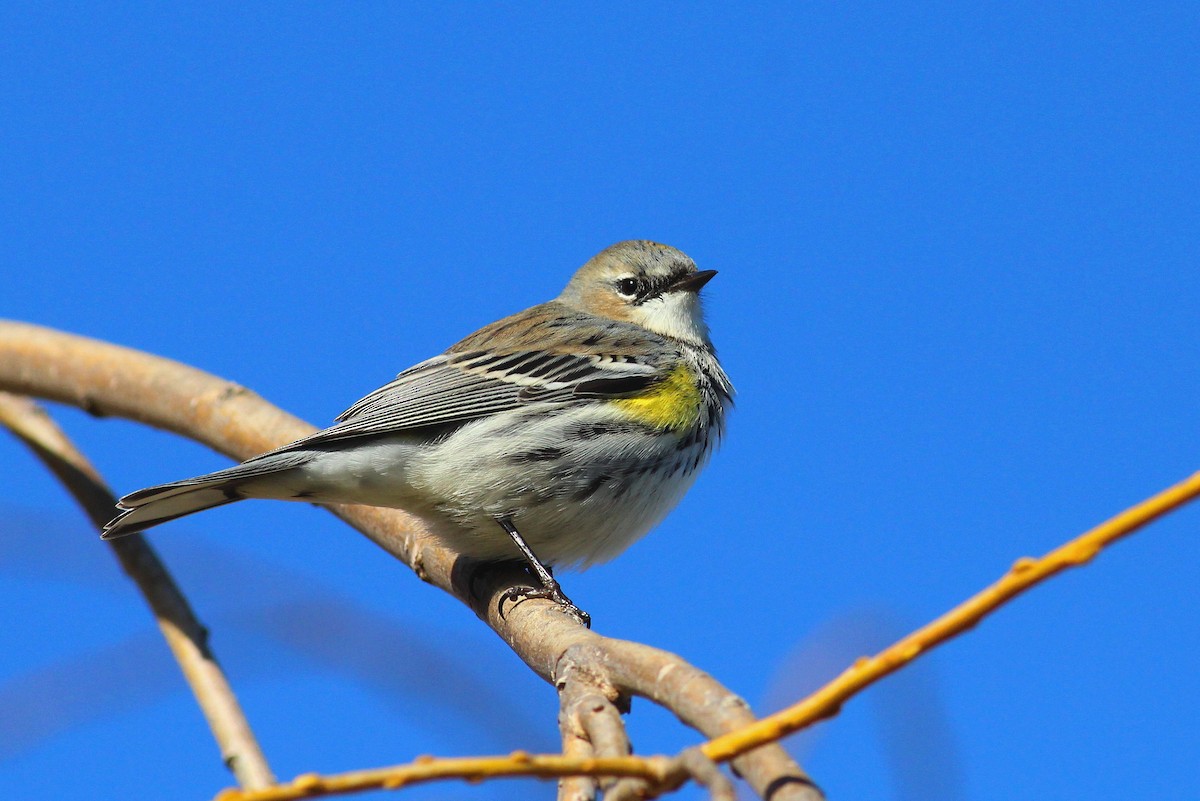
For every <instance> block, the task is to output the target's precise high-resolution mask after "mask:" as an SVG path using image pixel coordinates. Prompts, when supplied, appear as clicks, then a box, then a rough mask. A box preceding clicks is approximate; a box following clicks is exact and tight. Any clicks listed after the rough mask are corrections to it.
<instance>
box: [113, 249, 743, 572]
mask: <svg viewBox="0 0 1200 801" xmlns="http://www.w3.org/2000/svg"><path fill="white" fill-rule="evenodd" d="M712 275H713V273H712V272H711V271H710V272H703V273H702V272H699V271H698V270H697V269H696V266H695V264H694V263H693V262H692V261H691V259H689V258H688V257H687V256H685V255H684V254H682V253H680V252H679V251H678V250H675V249H674V248H670V247H667V246H665V245H659V244H655V243H652V242H645V241H633V242H623V243H620V244H618V245H614V246H613V247H611V248H609V249H607V250H605V251H603V252H601V253H600V254H599V255H597V256H596V257H594V258H593V259H592V260H591V261H589V262H588V263H587V264H585V265H584V266H583V267H582V268H580V270H579V271H578V272H577V273H576V275H575V277H574V278H573V279H572V280H571V282H570V283H569V284H568V285H567V287H566V289H564V290H563V292H562V294H561V295H560V296H559V297H558V298H556V299H555V300H552V301H550V302H548V303H543V304H541V305H538V306H534V307H532V308H529V309H526V310H525V311H523V312H520V313H518V314H515V315H513V316H511V317H507V318H505V319H503V320H499V321H497V322H495V323H492V324H491V325H488V326H486V327H484V328H482V329H480V330H479V331H477V332H475V333H474V334H471V335H470V336H468V337H467V338H466V339H464V340H462V341H461V342H459V343H458V344H456V345H454V346H453V347H451V348H450V349H449V350H447V351H446V352H445V353H443V354H441V355H439V356H436V357H434V358H432V359H429V360H427V361H424V362H421V363H420V364H417V365H415V366H413V367H410V368H409V369H407V370H405V371H404V372H402V373H400V375H399V376H397V377H396V379H395V380H393V381H391V382H390V383H388V384H386V385H384V386H382V387H380V388H379V389H377V390H375V391H374V392H372V393H371V394H369V395H367V396H366V397H365V398H363V399H362V400H360V401H358V402H357V403H355V404H354V405H353V406H351V407H350V408H349V409H348V410H347V411H346V412H344V413H343V414H342V415H341V416H340V417H338V418H337V422H336V423H335V424H334V425H332V426H330V427H329V428H327V429H325V430H323V431H319V432H317V433H315V434H313V435H311V436H309V437H305V438H304V439H301V440H299V441H297V442H294V443H291V444H290V445H286V446H284V447H282V448H279V449H278V450H275V451H272V452H270V453H266V454H263V455H261V456H257V457H254V458H252V459H250V460H248V461H246V462H244V463H242V464H240V465H237V466H236V467H231V468H229V469H227V470H221V471H218V472H216V473H211V474H209V475H205V476H200V477H198V478H192V479H187V480H184V481H178V482H174V483H172V484H164V485H162V486H158V487H151V488H149V489H145V490H140V491H138V492H135V493H132V494H130V495H127V496H125V497H124V498H122V499H121V502H120V508H121V509H122V512H121V514H120V515H119V516H118V517H117V518H116V519H115V520H114V521H112V522H111V523H110V524H109V525H108V527H107V529H106V533H105V536H106V537H116V536H120V535H122V534H127V533H132V532H134V531H140V530H143V529H145V528H148V527H150V526H154V525H157V524H159V523H161V522H165V521H166V520H171V519H174V518H177V517H180V516H183V515H186V514H190V513H192V512H195V511H200V510H201V509H206V508H210V507H213V506H219V505H222V504H225V503H230V502H233V501H237V500H242V499H244V498H273V499H281V500H304V501H309V502H312V503H347V502H349V503H365V504H371V505H376V506H394V507H399V508H403V509H406V510H408V511H410V512H413V513H416V514H418V515H420V516H421V517H423V518H425V519H426V520H428V521H429V523H430V525H431V528H432V530H433V531H434V533H435V534H437V535H438V536H439V537H441V538H443V539H444V540H445V541H446V542H447V543H448V544H449V545H450V546H451V547H453V548H455V549H456V550H458V551H460V552H461V553H464V554H466V555H470V556H473V557H476V558H479V559H489V560H491V559H516V558H520V554H519V553H518V551H517V550H516V547H515V546H514V543H513V541H512V540H510V539H509V537H508V536H506V535H505V533H504V530H503V529H502V528H501V526H500V525H498V523H497V521H498V520H501V519H504V520H508V521H511V524H512V525H513V526H515V528H516V529H517V530H519V532H520V534H521V535H522V536H523V537H524V539H525V541H526V542H527V543H528V544H529V546H530V547H531V548H532V549H533V551H534V553H536V554H537V556H538V557H539V558H540V559H541V560H542V561H544V562H546V563H548V564H552V565H583V566H586V565H589V564H593V563H595V562H599V561H603V560H606V559H609V558H611V557H613V556H615V555H616V554H618V553H619V552H620V551H622V550H624V548H625V547H627V546H628V545H629V544H630V543H631V542H633V541H634V540H635V539H637V538H638V537H640V536H641V535H642V534H644V533H645V532H646V531H648V530H649V529H650V528H652V527H653V526H654V525H655V524H657V523H658V522H659V521H660V520H661V519H662V518H663V517H664V516H665V515H666V513H667V512H668V511H670V509H671V508H672V507H673V506H674V505H675V504H676V503H677V502H678V501H679V499H680V498H681V497H682V496H683V494H684V492H685V491H686V490H687V488H688V487H689V486H690V485H691V483H692V481H693V480H694V478H695V476H696V474H697V472H698V469H699V467H700V466H701V465H702V464H703V463H704V461H705V460H706V459H707V457H708V456H709V454H710V453H711V451H712V449H713V447H714V445H715V444H716V442H717V440H718V438H719V436H720V433H721V430H722V425H723V419H724V413H725V411H726V409H727V408H728V407H729V405H730V404H731V398H732V392H733V390H732V386H731V385H730V383H729V380H728V378H727V377H726V376H725V373H724V372H723V371H722V370H721V367H720V365H719V364H718V362H717V359H716V354H715V352H714V350H713V348H712V345H711V343H710V341H709V338H708V332H707V328H706V327H705V325H704V321H703V318H702V315H701V311H700V304H699V298H698V291H699V288H700V286H702V285H703V284H704V283H706V282H707V280H708V279H709V278H711V277H712Z"/></svg>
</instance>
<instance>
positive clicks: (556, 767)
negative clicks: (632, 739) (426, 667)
mask: <svg viewBox="0 0 1200 801" xmlns="http://www.w3.org/2000/svg"><path fill="white" fill-rule="evenodd" d="M673 763H674V760H671V759H668V758H667V757H662V756H656V757H631V756H630V757H610V758H607V759H603V758H599V757H596V758H591V759H576V758H573V757H567V756H560V755H558V754H540V755H534V754H526V753H523V752H520V751H517V752H515V753H513V754H509V755H508V756H482V757H457V758H449V759H435V758H434V757H420V758H418V759H417V760H415V761H413V762H411V763H409V764H406V765H396V766H394V767H390V768H376V769H373V770H359V771H352V772H350V773H340V774H337V775H336V776H318V775H317V774H315V773H310V774H305V775H303V776H297V777H296V778H295V779H294V780H293V781H292V782H290V783H288V784H277V785H275V786H273V787H267V788H264V789H261V790H236V789H230V790H224V791H222V792H221V793H220V794H219V795H217V797H216V799H215V801H295V799H300V798H315V797H319V796H330V795H340V794H344V793H359V792H365V791H367V790H398V789H400V788H402V787H409V786H411V785H414V784H423V783H425V782H431V781H439V780H442V781H444V780H447V779H461V780H463V781H468V782H480V781H484V780H485V779H503V778H529V777H533V778H539V779H553V778H557V777H560V776H634V777H638V778H643V779H647V780H649V781H651V782H654V783H658V782H661V781H662V780H663V779H665V778H666V774H667V772H668V771H669V770H670V769H671V767H672V765H673Z"/></svg>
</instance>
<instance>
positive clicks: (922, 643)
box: [701, 472, 1200, 762]
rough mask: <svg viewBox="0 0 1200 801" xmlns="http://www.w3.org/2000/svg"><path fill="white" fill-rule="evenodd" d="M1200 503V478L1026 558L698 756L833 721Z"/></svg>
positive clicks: (722, 755) (729, 752)
mask: <svg viewBox="0 0 1200 801" xmlns="http://www.w3.org/2000/svg"><path fill="white" fill-rule="evenodd" d="M1198 496H1200V472H1198V473H1193V474H1192V475H1191V476H1188V477H1187V478H1185V479H1184V480H1183V481H1180V482H1179V483H1178V484H1175V485H1173V486H1171V487H1168V488H1167V489H1165V490H1163V491H1162V492H1159V493H1157V494H1156V495H1153V496H1151V497H1150V498H1147V499H1146V500H1144V501H1142V502H1141V503H1138V504H1136V505H1134V506H1131V507H1130V508H1128V509H1126V510H1125V511H1123V512H1121V513H1120V514H1118V515H1116V516H1114V517H1111V518H1109V519H1108V520H1106V521H1104V522H1103V523H1101V524H1100V525H1098V526H1096V527H1095V528H1092V529H1090V530H1088V531H1086V532H1084V533H1083V534H1081V535H1079V536H1078V537H1076V538H1075V539H1073V540H1071V541H1069V542H1067V543H1065V544H1064V545H1061V546H1059V547H1058V548H1055V549H1054V550H1052V551H1050V552H1049V553H1047V554H1045V555H1044V556H1041V557H1038V558H1032V557H1028V556H1023V557H1021V558H1020V559H1017V560H1016V562H1014V563H1013V566H1012V567H1011V568H1010V569H1009V571H1008V572H1007V573H1006V574H1005V575H1004V576H1002V577H1001V578H1000V580H999V581H997V582H995V583H994V584H992V585H991V586H989V587H987V588H986V589H984V590H982V591H981V592H979V593H977V594H975V595H973V596H972V597H970V598H968V599H967V600H966V601H964V602H963V603H961V604H959V605H958V606H956V607H955V608H954V609H951V610H950V611H949V612H947V613H946V614H944V615H942V616H941V617H938V618H937V619H936V620H934V621H932V622H930V623H928V624H926V625H925V626H923V627H922V628H920V629H918V630H916V631H914V632H913V633H912V634H909V635H908V636H907V637H904V638H902V639H900V640H898V641H897V642H896V643H894V644H892V645H891V646H889V647H887V648H885V649H884V650H882V651H880V652H879V653H878V654H876V655H875V656H872V657H862V658H861V659H859V660H858V661H857V662H855V663H854V665H853V666H851V667H850V668H849V669H847V670H846V671H845V672H843V673H842V674H841V675H840V676H838V677H837V678H836V679H834V680H833V681H832V682H830V683H829V684H827V685H825V686H824V687H822V688H821V689H819V690H817V691H816V692H815V693H813V694H812V695H810V696H808V697H807V698H805V699H804V700H802V701H800V702H799V703H797V704H794V705H793V706H791V707H788V708H787V709H784V710H782V711H780V712H777V713H775V714H774V715H770V716H768V717H765V718H763V719H762V720H759V721H757V722H755V723H752V724H750V725H748V726H746V727H744V728H742V729H739V730H738V731H735V732H732V733H730V734H726V735H724V736H722V737H717V738H715V739H713V740H710V741H709V742H707V743H705V744H704V745H703V746H702V747H701V750H702V751H703V752H704V754H705V755H706V756H708V757H709V758H710V759H712V760H714V761H718V762H721V761H724V760H726V759H730V758H731V757H735V756H737V755H738V754H744V753H746V752H747V751H749V750H751V749H753V748H757V747H759V746H760V745H762V744H763V743H770V742H775V741H777V740H779V739H780V738H781V737H785V736H787V735H788V734H791V733H792V732H795V731H798V730H800V729H802V728H805V727H806V726H810V725H812V724H813V723H815V722H817V721H819V720H823V719H825V718H828V717H831V716H833V715H836V714H837V712H838V710H839V709H840V708H841V705H842V703H843V702H845V701H846V700H847V699H849V698H850V697H852V696H854V695H856V694H857V693H859V692H861V691H862V690H864V689H865V688H867V687H869V686H871V685H872V684H874V683H875V682H877V681H879V680H880V679H882V678H883V677H884V676H887V675H889V674H891V673H895V672H896V671H897V670H899V669H900V668H902V667H904V666H905V665H907V664H908V663H910V662H912V661H913V660H915V659H916V658H917V657H919V656H921V655H922V654H925V653H927V652H929V651H930V650H932V649H933V648H936V647H937V646H939V645H941V644H942V643H944V642H946V641H947V640H950V639H952V638H954V637H956V636H958V635H959V634H962V633H963V632H965V631H967V630H969V629H971V628H973V627H974V626H975V625H976V624H978V623H979V621H981V620H983V619H984V618H985V617H987V616H988V615H990V614H992V613H993V612H995V611H996V610H997V609H999V608H1000V607H1001V606H1003V605H1004V604H1006V603H1008V602H1009V601H1011V600H1012V599H1013V598H1016V597H1017V596H1018V595H1020V594H1022V593H1024V592H1025V591H1026V590H1029V589H1032V588H1033V587H1035V586H1037V585H1038V584H1040V583H1042V582H1043V581H1046V580H1047V579H1049V578H1051V577H1053V576H1056V575H1058V574H1059V573H1061V572H1063V571H1064V570H1067V569H1069V568H1073V567H1081V566H1082V565H1086V564H1087V563H1088V562H1090V561H1091V560H1092V559H1094V558H1095V557H1096V555H1097V554H1099V553H1100V551H1102V550H1104V549H1105V548H1107V547H1108V546H1109V545H1112V544H1113V543H1114V542H1116V541H1117V540H1119V539H1122V538H1123V537H1126V536H1128V535H1130V534H1132V533H1134V532H1135V531H1137V530H1138V529H1140V528H1142V527H1143V526H1145V525H1147V524H1149V523H1152V522H1153V521H1155V520H1157V519H1158V518H1160V517H1162V516H1163V515H1166V514H1169V513H1170V512H1173V511H1175V510H1176V509H1178V508H1180V507H1181V506H1183V505H1184V504H1186V503H1188V502H1189V501H1192V500H1195V499H1196V498H1197V497H1198Z"/></svg>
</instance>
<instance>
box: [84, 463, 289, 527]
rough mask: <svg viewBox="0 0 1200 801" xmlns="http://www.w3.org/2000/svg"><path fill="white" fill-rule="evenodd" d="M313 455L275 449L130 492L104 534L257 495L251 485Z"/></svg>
mask: <svg viewBox="0 0 1200 801" xmlns="http://www.w3.org/2000/svg"><path fill="white" fill-rule="evenodd" d="M311 457H312V454H311V453H305V452H303V451H293V452H288V453H275V452H273V453H270V454H263V456H257V457H255V458H254V459H251V460H249V461H247V462H243V463H242V464H239V465H235V466H234V467H229V468H226V469H225V470H218V471H217V472H215V473H209V474H208V475H204V476H197V477H196V478H187V479H184V480H183V481H174V482H172V483H170V484H160V485H159V486H157V487H148V488H146V489H142V490H138V491H137V492H131V493H130V494H128V495H126V496H125V497H124V498H122V499H121V500H120V501H118V502H117V509H118V510H119V511H120V514H118V515H117V516H116V517H115V518H113V519H112V520H110V521H109V522H108V523H107V524H106V525H105V526H104V532H103V533H102V534H101V537H103V538H104V539H106V540H111V539H116V538H117V537H123V536H125V535H126V534H134V533H136V532H138V531H144V530H146V529H148V528H150V527H151V526H157V525H158V524H159V523H166V522H167V521H168V520H175V519H176V518H180V517H183V516H185V515H190V514H192V513H193V512H200V511H203V510H205V509H213V508H215V507H217V506H224V505H225V504H227V503H233V502H234V501H240V500H243V499H245V498H251V497H258V493H255V492H253V491H252V489H251V486H250V485H252V484H254V483H256V482H257V481H258V480H259V479H262V478H264V477H267V476H274V475H278V474H279V473H281V472H283V471H286V470H291V469H292V468H295V467H299V466H300V465H302V464H304V463H305V462H307V461H308V460H309V459H310V458H311ZM263 497H269V496H267V495H264V496H263ZM276 497H279V496H276Z"/></svg>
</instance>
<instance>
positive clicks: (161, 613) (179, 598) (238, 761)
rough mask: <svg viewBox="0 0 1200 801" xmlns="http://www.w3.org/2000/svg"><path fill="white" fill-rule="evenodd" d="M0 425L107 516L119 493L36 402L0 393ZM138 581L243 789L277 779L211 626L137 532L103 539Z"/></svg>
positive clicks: (95, 516) (94, 514)
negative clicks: (212, 641) (211, 642)
mask: <svg viewBox="0 0 1200 801" xmlns="http://www.w3.org/2000/svg"><path fill="white" fill-rule="evenodd" d="M0 425H3V426H5V427H6V428H8V429H9V430H10V431H11V432H12V433H13V434H15V435H16V436H17V438H18V439H20V440H21V441H22V442H24V443H25V444H26V445H28V446H29V448H30V450H32V451H33V452H34V453H35V454H36V455H37V457H38V458H39V459H41V460H42V462H44V463H45V465H46V466H47V467H48V468H49V469H50V471H51V472H52V473H54V475H55V476H57V477H58V479H59V481H61V482H62V483H63V485H64V486H65V487H66V488H67V490H68V491H69V492H70V493H71V495H72V496H74V498H75V500H76V501H78V502H79V505H80V506H81V507H83V510H84V511H85V512H86V513H87V515H88V517H90V518H91V520H92V522H93V523H94V524H95V525H96V527H97V529H100V528H102V527H103V526H104V523H106V522H107V521H108V519H109V518H110V517H111V516H112V509H113V504H114V503H115V502H116V500H115V499H114V498H113V495H112V493H111V492H110V491H109V490H108V487H107V486H105V484H104V481H103V479H102V478H101V477H100V475H99V473H97V472H96V469H95V468H94V467H93V466H92V465H91V463H89V462H88V460H87V459H86V458H85V457H84V456H83V454H82V453H80V452H79V450H78V449H77V448H75V446H74V445H73V444H72V443H71V441H70V440H69V439H68V438H67V436H66V434H64V433H63V431H62V429H60V428H59V427H58V426H57V425H55V423H54V421H53V420H51V419H50V417H49V415H47V414H46V413H45V412H44V411H43V410H42V409H41V408H39V407H38V405H37V404H35V403H34V402H33V401H31V400H29V399H27V398H19V397H16V396H13V395H9V394H7V393H4V392H0ZM108 544H109V545H110V546H111V547H112V550H113V552H114V553H115V554H116V557H117V560H118V561H119V562H120V563H121V567H122V568H123V569H124V571H125V572H126V573H127V574H128V575H129V577H130V578H131V579H133V581H134V583H135V584H137V587H138V589H139V590H140V591H141V593H142V595H143V597H145V599H146V603H147V604H149V606H150V609H151V611H152V612H153V613H154V617H155V619H156V620H157V621H158V626H159V629H160V630H161V631H162V634H163V637H164V638H165V639H166V641H167V645H168V646H170V648H171V653H173V654H174V655H175V659H176V660H177V661H178V662H179V666H180V668H181V669H182V670H183V675H184V678H186V679H187V682H188V684H189V685H190V686H191V688H192V693H193V694H194V695H195V696H196V701H197V703H198V704H199V705H200V709H201V710H202V711H203V712H204V717H205V718H206V719H207V720H208V725H209V727H210V728H211V729H212V732H213V736H214V737H215V738H216V740H217V745H218V746H219V747H220V749H221V756H222V758H223V760H224V761H225V764H226V765H227V766H228V767H229V769H230V770H231V771H232V772H233V774H234V776H235V777H236V778H237V781H238V783H239V784H240V785H241V786H242V787H245V788H248V789H253V788H259V787H266V786H268V785H271V784H273V783H274V782H275V777H274V776H273V775H272V774H271V769H270V767H269V766H268V765H267V761H266V758H265V757H264V756H263V753H262V750H261V749H260V748H259V745H258V742H257V741H256V740H255V738H254V734H253V732H252V731H251V729H250V724H249V723H248V722H247V721H246V717H245V714H244V713H243V712H242V708H241V706H240V705H239V704H238V701H237V698H236V697H235V696H234V694H233V690H232V689H231V688H230V686H229V682H228V681H227V680H226V679H225V674H224V673H223V672H222V670H221V666H220V665H219V664H218V663H217V660H216V657H215V656H214V655H213V653H212V651H211V650H210V649H209V647H208V632H207V630H206V629H205V628H204V626H203V625H201V623H200V621H199V620H197V619H196V616H195V614H194V613H193V612H192V609H191V607H190V606H189V604H188V602H187V599H186V598H184V596H183V593H182V592H180V590H179V587H178V586H177V585H176V584H175V582H174V580H173V579H172V578H171V575H170V573H168V572H167V569H166V566H165V565H163V563H162V562H161V561H160V560H159V558H158V555H157V554H155V552H154V550H153V549H152V548H151V547H150V545H149V544H148V543H147V542H146V541H145V540H144V539H143V538H142V537H141V536H140V535H135V536H131V537H127V538H125V539H121V540H113V541H111V542H109V543H108Z"/></svg>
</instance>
